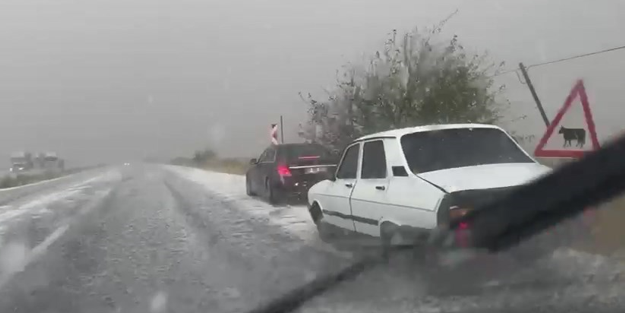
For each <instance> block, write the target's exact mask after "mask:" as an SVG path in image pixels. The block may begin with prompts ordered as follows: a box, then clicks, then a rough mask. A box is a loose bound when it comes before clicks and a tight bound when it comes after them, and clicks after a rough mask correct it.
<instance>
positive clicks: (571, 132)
mask: <svg viewBox="0 0 625 313" xmlns="http://www.w3.org/2000/svg"><path fill="white" fill-rule="evenodd" d="M558 134H562V137H564V145H563V146H562V147H570V146H571V141H573V140H575V141H577V145H576V147H583V146H584V144H586V130H585V129H583V128H566V127H563V126H561V127H560V131H559V132H558Z"/></svg>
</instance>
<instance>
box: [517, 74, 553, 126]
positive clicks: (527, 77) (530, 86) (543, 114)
mask: <svg viewBox="0 0 625 313" xmlns="http://www.w3.org/2000/svg"><path fill="white" fill-rule="evenodd" d="M519 69H521V73H523V77H524V78H525V82H527V87H528V88H529V89H530V92H531V93H532V97H533V98H534V102H536V106H537V107H538V110H539V111H540V115H541V116H542V118H543V121H545V126H547V127H549V119H548V118H547V114H546V113H545V109H544V108H543V104H542V103H540V99H539V98H538V94H536V90H535V89H534V85H533V84H532V80H531V79H530V76H529V75H528V74H527V68H525V65H523V63H519Z"/></svg>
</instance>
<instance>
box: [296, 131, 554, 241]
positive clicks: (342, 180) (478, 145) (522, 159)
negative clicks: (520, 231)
mask: <svg viewBox="0 0 625 313" xmlns="http://www.w3.org/2000/svg"><path fill="white" fill-rule="evenodd" d="M550 171H551V168H549V167H547V166H544V165H541V164H539V163H538V162H537V161H536V160H534V159H533V158H532V157H531V156H530V155H529V154H528V153H527V152H526V151H524V150H523V148H521V147H520V146H519V145H518V144H517V143H516V141H515V140H514V139H513V138H512V137H511V136H510V135H509V134H508V133H506V132H505V131H504V130H503V129H501V128H499V127H497V126H493V125H482V124H451V125H432V126H420V127H411V128H403V129H396V130H390V131H385V132H381V133H376V134H372V135H368V136H364V137H362V138H359V139H357V140H355V141H354V142H352V143H351V144H350V145H349V146H348V147H347V148H346V149H345V151H344V152H343V155H342V157H341V161H340V163H339V165H338V167H337V170H336V174H335V175H334V176H335V177H334V178H333V179H331V180H324V181H321V182H319V183H317V184H315V185H314V186H313V187H311V188H310V190H309V191H308V207H309V211H310V214H311V217H312V219H313V221H314V222H315V224H317V226H318V230H319V232H320V236H321V238H322V239H324V240H326V239H330V237H333V236H335V235H342V234H346V233H349V234H354V233H356V234H360V235H367V236H366V238H371V237H376V238H379V239H381V243H382V244H383V246H385V247H388V244H392V242H391V240H392V241H393V242H394V241H395V240H396V238H398V240H400V242H405V241H410V242H415V241H417V242H419V241H422V240H423V241H425V240H427V238H428V236H429V234H430V232H431V231H432V230H433V229H435V228H436V227H437V226H438V225H440V224H443V223H448V222H449V220H450V219H453V218H455V217H458V216H462V215H464V214H466V212H467V211H468V210H470V209H471V208H473V207H475V206H477V205H479V204H480V203H483V202H486V201H492V200H493V199H494V198H495V197H498V196H501V195H503V194H505V193H506V192H508V191H510V190H511V189H513V188H514V187H515V186H519V185H522V184H526V183H528V182H530V181H532V180H534V179H536V178H538V177H540V176H542V175H545V174H547V173H549V172H550ZM375 241H376V243H380V242H379V241H378V239H375Z"/></svg>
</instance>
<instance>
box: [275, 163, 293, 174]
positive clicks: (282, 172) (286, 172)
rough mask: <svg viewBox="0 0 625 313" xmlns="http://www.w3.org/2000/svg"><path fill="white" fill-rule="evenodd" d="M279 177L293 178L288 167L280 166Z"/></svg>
mask: <svg viewBox="0 0 625 313" xmlns="http://www.w3.org/2000/svg"><path fill="white" fill-rule="evenodd" d="M278 175H280V176H291V170H289V168H288V167H287V166H284V165H278Z"/></svg>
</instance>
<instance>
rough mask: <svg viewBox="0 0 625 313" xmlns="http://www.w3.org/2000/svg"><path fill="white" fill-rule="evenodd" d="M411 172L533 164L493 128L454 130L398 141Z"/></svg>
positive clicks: (410, 135)
mask: <svg viewBox="0 0 625 313" xmlns="http://www.w3.org/2000/svg"><path fill="white" fill-rule="evenodd" d="M401 145H402V149H403V151H404V155H405V156H406V160H407V161H408V165H409V166H410V170H411V171H412V172H414V173H423V172H430V171H436V170H442V169H448V168H457V167H465V166H474V165H484V164H498V163H533V162H534V161H532V159H530V158H529V157H528V156H527V155H526V154H525V153H524V152H523V151H522V150H521V149H519V147H518V146H517V145H516V144H515V143H514V141H512V140H511V139H510V137H508V135H506V134H505V133H504V132H502V131H500V130H498V129H496V128H458V129H445V130H438V131H429V132H417V133H412V134H409V135H405V136H403V137H402V138H401Z"/></svg>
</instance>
